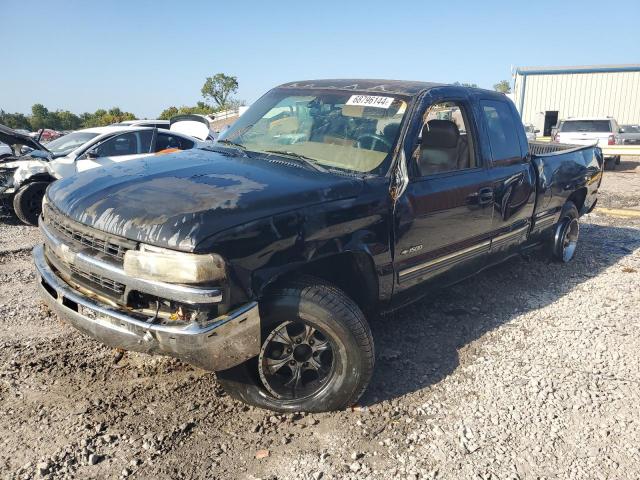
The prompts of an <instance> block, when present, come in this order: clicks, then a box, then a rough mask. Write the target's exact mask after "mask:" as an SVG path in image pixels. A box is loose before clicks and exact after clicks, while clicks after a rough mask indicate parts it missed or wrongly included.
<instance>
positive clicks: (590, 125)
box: [560, 120, 611, 133]
mask: <svg viewBox="0 0 640 480" xmlns="http://www.w3.org/2000/svg"><path fill="white" fill-rule="evenodd" d="M560 131H561V132H603V133H604V132H610V131H611V125H610V123H609V120H567V121H565V122H564V123H563V124H562V127H560Z"/></svg>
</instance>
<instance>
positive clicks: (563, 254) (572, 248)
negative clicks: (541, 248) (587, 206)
mask: <svg viewBox="0 0 640 480" xmlns="http://www.w3.org/2000/svg"><path fill="white" fill-rule="evenodd" d="M578 218H579V214H578V209H577V208H576V206H575V205H574V203H573V202H571V201H568V202H567V203H565V204H564V206H563V207H562V211H561V212H560V219H559V220H558V223H556V226H555V229H554V233H553V238H552V257H553V259H554V261H556V262H558V263H568V262H570V261H571V260H573V258H574V256H575V252H576V248H577V244H578V237H579V235H580V224H579V223H578Z"/></svg>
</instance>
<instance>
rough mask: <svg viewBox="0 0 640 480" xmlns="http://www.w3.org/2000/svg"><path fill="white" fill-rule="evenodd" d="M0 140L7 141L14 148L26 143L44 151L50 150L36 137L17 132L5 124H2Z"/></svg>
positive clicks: (27, 145) (26, 145) (0, 126)
mask: <svg viewBox="0 0 640 480" xmlns="http://www.w3.org/2000/svg"><path fill="white" fill-rule="evenodd" d="M0 142H2V143H6V144H7V145H9V146H11V147H12V148H13V147H14V146H15V145H24V146H25V147H30V148H33V149H34V150H42V151H43V152H48V151H49V150H47V148H46V147H45V146H44V145H42V144H41V143H40V142H38V141H37V140H36V139H35V138H31V137H30V136H29V135H24V134H23V133H19V132H16V131H15V130H14V129H13V128H9V127H5V126H4V125H0Z"/></svg>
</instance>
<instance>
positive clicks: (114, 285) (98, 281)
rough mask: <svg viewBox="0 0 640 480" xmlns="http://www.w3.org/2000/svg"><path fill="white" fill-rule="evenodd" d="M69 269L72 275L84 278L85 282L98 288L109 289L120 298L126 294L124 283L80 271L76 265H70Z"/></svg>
mask: <svg viewBox="0 0 640 480" xmlns="http://www.w3.org/2000/svg"><path fill="white" fill-rule="evenodd" d="M69 269H70V270H71V273H73V274H74V275H76V276H79V277H82V278H84V279H85V280H88V281H89V282H91V283H93V284H95V285H96V286H98V287H101V288H103V289H107V290H109V291H111V292H113V293H115V294H116V295H118V296H121V295H123V294H124V289H125V286H124V285H123V284H122V283H118V282H116V281H114V280H111V279H109V278H106V277H102V276H100V275H96V274H95V273H91V272H85V271H83V270H80V269H79V268H78V267H76V266H75V265H69Z"/></svg>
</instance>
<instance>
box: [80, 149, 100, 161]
mask: <svg viewBox="0 0 640 480" xmlns="http://www.w3.org/2000/svg"><path fill="white" fill-rule="evenodd" d="M98 157H99V155H98V149H97V148H91V149H89V150H87V151H86V152H84V158H87V159H89V160H92V159H94V158H98Z"/></svg>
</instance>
